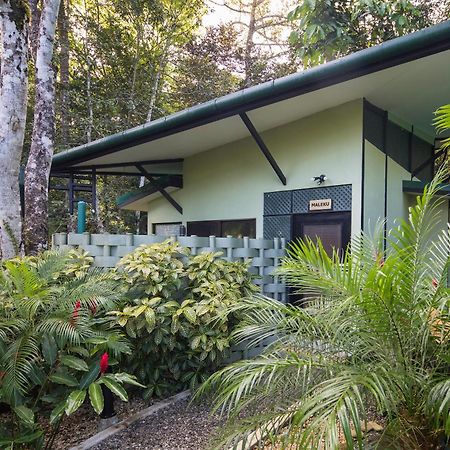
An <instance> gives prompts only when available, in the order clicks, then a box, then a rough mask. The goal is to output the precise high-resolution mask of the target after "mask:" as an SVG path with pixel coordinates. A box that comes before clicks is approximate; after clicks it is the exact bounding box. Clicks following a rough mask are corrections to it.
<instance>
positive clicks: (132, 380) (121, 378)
mask: <svg viewBox="0 0 450 450" xmlns="http://www.w3.org/2000/svg"><path fill="white" fill-rule="evenodd" d="M108 377H113V378H114V379H115V380H116V381H118V382H119V383H127V384H132V385H133V386H139V387H142V388H145V387H146V386H145V385H143V384H141V383H139V382H138V381H137V379H136V377H135V376H134V375H130V374H128V373H125V372H120V373H115V374H113V375H108Z"/></svg>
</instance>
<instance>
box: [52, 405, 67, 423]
mask: <svg viewBox="0 0 450 450" xmlns="http://www.w3.org/2000/svg"><path fill="white" fill-rule="evenodd" d="M66 403H67V400H64V401H62V402H60V403H58V404H57V405H56V406H55V407H54V408H53V410H52V412H51V413H50V425H54V424H55V422H56V421H57V420H58V419H59V418H60V417H61V416H62V415H63V414H64V410H65V409H66Z"/></svg>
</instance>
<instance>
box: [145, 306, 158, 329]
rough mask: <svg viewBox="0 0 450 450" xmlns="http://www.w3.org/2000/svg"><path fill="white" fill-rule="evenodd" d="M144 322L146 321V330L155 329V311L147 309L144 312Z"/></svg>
mask: <svg viewBox="0 0 450 450" xmlns="http://www.w3.org/2000/svg"><path fill="white" fill-rule="evenodd" d="M145 320H146V321H147V324H148V327H147V330H148V328H151V329H153V328H154V327H155V323H156V316H155V311H154V310H153V309H152V308H147V309H146V310H145Z"/></svg>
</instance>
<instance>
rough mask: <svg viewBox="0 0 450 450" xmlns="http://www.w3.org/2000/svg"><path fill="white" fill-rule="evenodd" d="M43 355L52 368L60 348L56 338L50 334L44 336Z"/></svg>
mask: <svg viewBox="0 0 450 450" xmlns="http://www.w3.org/2000/svg"><path fill="white" fill-rule="evenodd" d="M42 354H43V355H44V359H45V361H46V363H47V364H49V365H50V366H53V364H55V361H56V356H57V354H58V347H57V345H56V341H55V339H54V337H53V336H50V335H49V334H44V336H42Z"/></svg>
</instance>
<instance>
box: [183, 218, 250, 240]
mask: <svg viewBox="0 0 450 450" xmlns="http://www.w3.org/2000/svg"><path fill="white" fill-rule="evenodd" d="M187 234H188V235H189V236H190V235H192V234H195V235H196V236H201V237H208V236H218V237H226V236H233V237H237V238H240V237H244V236H247V237H250V238H255V237H256V219H240V220H202V221H198V222H188V223H187Z"/></svg>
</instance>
